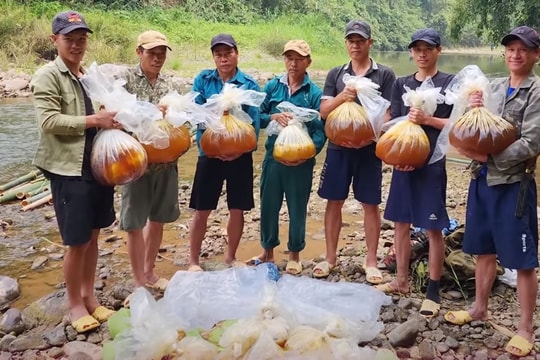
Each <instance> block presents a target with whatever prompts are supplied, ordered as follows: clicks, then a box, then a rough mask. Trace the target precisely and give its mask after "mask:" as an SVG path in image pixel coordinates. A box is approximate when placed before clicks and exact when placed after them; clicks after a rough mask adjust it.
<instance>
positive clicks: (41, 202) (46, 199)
mask: <svg viewBox="0 0 540 360" xmlns="http://www.w3.org/2000/svg"><path fill="white" fill-rule="evenodd" d="M51 200H52V194H49V195H47V196H45V197H44V198H42V199H39V200H38V201H35V202H33V203H31V204H28V205H26V206H23V208H22V211H28V210H32V209H35V208H37V207H38V206H41V205H44V204H48V203H49V201H51Z"/></svg>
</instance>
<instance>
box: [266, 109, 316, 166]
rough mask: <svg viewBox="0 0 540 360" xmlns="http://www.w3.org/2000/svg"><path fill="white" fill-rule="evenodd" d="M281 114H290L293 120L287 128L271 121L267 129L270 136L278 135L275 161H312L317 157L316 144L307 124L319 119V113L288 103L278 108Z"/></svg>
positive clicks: (275, 145) (275, 144) (274, 153)
mask: <svg viewBox="0 0 540 360" xmlns="http://www.w3.org/2000/svg"><path fill="white" fill-rule="evenodd" d="M276 108H277V109H278V110H279V111H280V112H283V113H289V114H291V115H292V119H290V120H289V122H288V123H287V126H285V127H283V126H281V125H280V124H279V123H278V122H277V121H274V120H273V121H271V122H270V124H269V125H268V127H267V128H266V134H267V135H268V136H271V135H277V138H276V141H275V143H274V152H273V155H274V159H276V160H277V161H287V162H297V161H302V160H307V159H311V158H312V157H314V156H315V155H316V150H315V144H314V143H313V140H312V139H311V137H310V136H309V134H308V131H307V128H306V126H305V123H306V122H308V121H312V120H314V119H318V118H319V112H318V111H316V110H312V109H307V108H303V107H298V106H295V105H293V104H291V103H290V102H288V101H284V102H282V103H280V104H279V105H278V106H277V107H276Z"/></svg>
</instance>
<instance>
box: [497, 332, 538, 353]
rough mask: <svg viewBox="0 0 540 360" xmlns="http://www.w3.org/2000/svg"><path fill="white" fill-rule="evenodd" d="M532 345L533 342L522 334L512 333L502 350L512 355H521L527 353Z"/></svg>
mask: <svg viewBox="0 0 540 360" xmlns="http://www.w3.org/2000/svg"><path fill="white" fill-rule="evenodd" d="M533 347H534V344H533V343H531V342H530V341H529V340H527V339H525V338H524V337H523V336H521V335H514V336H512V338H511V339H510V341H509V342H508V344H506V347H505V348H504V350H506V352H508V353H510V354H512V355H515V356H519V357H523V356H527V355H529V353H530V352H531V350H532V349H533Z"/></svg>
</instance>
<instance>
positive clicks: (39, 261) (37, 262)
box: [31, 256, 49, 270]
mask: <svg viewBox="0 0 540 360" xmlns="http://www.w3.org/2000/svg"><path fill="white" fill-rule="evenodd" d="M47 261H49V258H48V257H46V256H38V257H37V258H35V259H34V262H32V267H31V269H32V270H37V269H39V268H41V267H43V265H45V263H46V262H47Z"/></svg>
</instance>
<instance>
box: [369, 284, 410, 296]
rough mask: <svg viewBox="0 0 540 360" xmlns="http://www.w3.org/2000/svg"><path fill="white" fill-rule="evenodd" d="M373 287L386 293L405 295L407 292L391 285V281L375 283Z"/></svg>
mask: <svg viewBox="0 0 540 360" xmlns="http://www.w3.org/2000/svg"><path fill="white" fill-rule="evenodd" d="M374 288H375V289H377V290H380V291H382V292H383V293H385V294H386V295H393V294H395V295H406V294H407V293H405V292H403V291H400V290H399V289H398V288H395V287H393V286H392V283H389V282H387V283H384V284H380V285H375V286H374Z"/></svg>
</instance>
